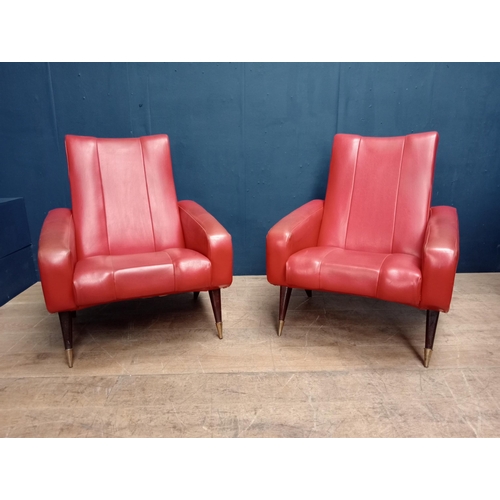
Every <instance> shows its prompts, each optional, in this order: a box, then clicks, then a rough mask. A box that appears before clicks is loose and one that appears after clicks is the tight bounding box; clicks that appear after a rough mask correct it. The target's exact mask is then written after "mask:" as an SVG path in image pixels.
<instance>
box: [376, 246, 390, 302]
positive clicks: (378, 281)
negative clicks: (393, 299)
mask: <svg viewBox="0 0 500 500" xmlns="http://www.w3.org/2000/svg"><path fill="white" fill-rule="evenodd" d="M389 257H390V254H389V255H386V256H385V257H384V260H383V261H382V264H380V267H379V270H378V276H377V288H375V297H377V298H378V286H379V284H380V275H381V274H382V268H383V267H384V264H385V261H386V260H387V259H388V258H389Z"/></svg>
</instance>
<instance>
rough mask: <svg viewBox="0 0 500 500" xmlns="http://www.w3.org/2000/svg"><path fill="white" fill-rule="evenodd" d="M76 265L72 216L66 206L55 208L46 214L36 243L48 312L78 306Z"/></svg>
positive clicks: (73, 308) (68, 309) (70, 309)
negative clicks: (74, 273)
mask: <svg viewBox="0 0 500 500" xmlns="http://www.w3.org/2000/svg"><path fill="white" fill-rule="evenodd" d="M75 264H76V247H75V227H74V223H73V215H72V213H71V210H69V209H68V208H56V209H54V210H51V211H50V212H49V213H48V214H47V217H46V218H45V221H44V223H43V226H42V231H41V233H40V241H39V244H38V266H39V269H40V279H41V282H42V289H43V295H44V297H45V304H46V306H47V310H48V311H49V312H51V313H55V312H62V311H73V310H76V309H77V306H76V303H75V297H74V293H73V272H74V269H75Z"/></svg>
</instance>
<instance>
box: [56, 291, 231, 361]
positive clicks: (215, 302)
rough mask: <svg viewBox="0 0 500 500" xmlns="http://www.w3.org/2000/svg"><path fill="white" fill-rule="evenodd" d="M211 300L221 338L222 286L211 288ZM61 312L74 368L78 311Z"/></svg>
mask: <svg viewBox="0 0 500 500" xmlns="http://www.w3.org/2000/svg"><path fill="white" fill-rule="evenodd" d="M199 294H200V292H194V299H197V298H198V295H199ZM208 294H209V296H210V302H211V304H212V309H213V312H214V316H215V326H216V328H217V335H218V336H219V338H220V339H222V338H223V335H222V306H221V298H220V288H217V289H216V290H210V291H209V292H208ZM58 314H59V322H60V324H61V331H62V337H63V343H64V349H65V351H66V361H67V363H68V366H69V367H70V368H73V318H75V317H76V311H63V312H60V313H58Z"/></svg>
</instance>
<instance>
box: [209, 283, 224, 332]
mask: <svg viewBox="0 0 500 500" xmlns="http://www.w3.org/2000/svg"><path fill="white" fill-rule="evenodd" d="M208 295H209V296H210V302H211V303H212V309H213V311H214V316H215V326H216V327H217V333H218V334H219V338H220V339H221V338H222V307H221V302H220V288H217V290H210V291H209V292H208Z"/></svg>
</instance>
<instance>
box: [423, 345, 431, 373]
mask: <svg viewBox="0 0 500 500" xmlns="http://www.w3.org/2000/svg"><path fill="white" fill-rule="evenodd" d="M431 355H432V349H428V348H427V347H426V348H425V349H424V366H425V367H426V368H429V363H430V361H431Z"/></svg>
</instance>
